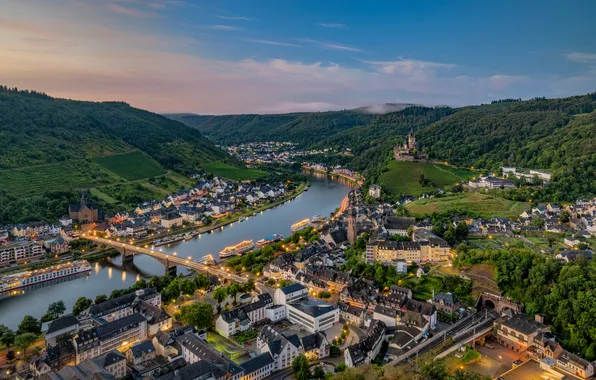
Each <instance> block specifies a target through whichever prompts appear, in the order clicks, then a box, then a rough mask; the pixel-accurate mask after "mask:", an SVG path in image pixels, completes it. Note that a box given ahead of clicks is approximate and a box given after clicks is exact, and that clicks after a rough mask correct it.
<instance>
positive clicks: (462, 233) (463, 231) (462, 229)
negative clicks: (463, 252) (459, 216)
mask: <svg viewBox="0 0 596 380" xmlns="http://www.w3.org/2000/svg"><path fill="white" fill-rule="evenodd" d="M468 233H469V229H468V224H467V223H466V222H463V221H462V222H459V223H457V227H455V237H456V239H457V240H458V241H462V240H465V239H466V238H467V237H468Z"/></svg>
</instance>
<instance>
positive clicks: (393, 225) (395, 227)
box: [385, 216, 416, 236]
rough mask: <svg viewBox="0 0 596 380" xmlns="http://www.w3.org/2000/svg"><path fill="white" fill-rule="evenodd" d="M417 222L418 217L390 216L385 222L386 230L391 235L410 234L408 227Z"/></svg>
mask: <svg viewBox="0 0 596 380" xmlns="http://www.w3.org/2000/svg"><path fill="white" fill-rule="evenodd" d="M415 224H416V218H414V217H407V216H389V217H387V221H386V222H385V230H387V233H388V234H389V235H399V236H408V228H410V227H413V226H414V225H415Z"/></svg>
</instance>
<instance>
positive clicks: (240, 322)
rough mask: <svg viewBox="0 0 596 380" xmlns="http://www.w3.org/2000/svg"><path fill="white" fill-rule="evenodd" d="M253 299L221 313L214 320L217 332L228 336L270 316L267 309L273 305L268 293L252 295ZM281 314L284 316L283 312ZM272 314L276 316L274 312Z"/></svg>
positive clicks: (245, 329)
mask: <svg viewBox="0 0 596 380" xmlns="http://www.w3.org/2000/svg"><path fill="white" fill-rule="evenodd" d="M253 301H254V302H251V303H248V304H246V305H243V306H240V307H239V308H237V309H234V310H229V311H224V312H223V313H221V314H220V316H219V317H218V318H217V320H216V321H215V329H216V330H217V332H219V333H220V334H221V335H223V336H225V337H226V338H229V337H230V336H232V335H235V334H237V333H239V332H242V331H247V330H249V329H250V328H251V327H252V326H254V325H255V324H257V323H259V322H262V321H264V320H265V319H266V318H269V316H271V315H269V314H267V309H269V308H271V307H272V306H273V299H272V298H271V295H270V294H269V293H263V294H259V295H258V296H256V297H254V299H253ZM283 314H284V317H285V312H284V313H283ZM272 316H273V317H274V318H275V317H277V316H276V315H275V312H274V313H273V315H272ZM280 319H281V318H280Z"/></svg>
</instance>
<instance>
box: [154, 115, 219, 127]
mask: <svg viewBox="0 0 596 380" xmlns="http://www.w3.org/2000/svg"><path fill="white" fill-rule="evenodd" d="M163 116H165V117H167V118H168V119H172V120H176V121H179V122H181V123H184V124H186V125H188V126H189V127H193V128H197V127H199V126H200V125H202V124H204V123H205V122H207V121H208V120H209V119H211V118H212V117H214V116H213V115H197V114H195V113H169V114H164V115H163Z"/></svg>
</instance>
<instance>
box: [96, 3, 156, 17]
mask: <svg viewBox="0 0 596 380" xmlns="http://www.w3.org/2000/svg"><path fill="white" fill-rule="evenodd" d="M106 8H107V9H108V10H109V11H111V12H114V13H118V14H121V15H124V16H132V17H140V18H154V17H159V15H158V14H157V13H155V12H151V11H145V10H142V9H138V8H133V7H125V6H123V5H120V4H116V3H109V4H106Z"/></svg>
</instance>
